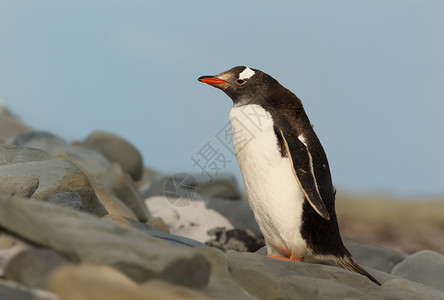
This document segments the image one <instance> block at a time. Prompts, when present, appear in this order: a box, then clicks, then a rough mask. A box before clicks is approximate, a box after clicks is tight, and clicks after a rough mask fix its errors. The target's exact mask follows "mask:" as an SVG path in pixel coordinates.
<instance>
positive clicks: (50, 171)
mask: <svg viewBox="0 0 444 300" xmlns="http://www.w3.org/2000/svg"><path fill="white" fill-rule="evenodd" d="M10 150H11V149H4V148H2V149H0V160H3V159H2V158H4V157H6V158H7V159H9V160H10V162H9V163H5V164H2V165H0V177H10V176H12V177H20V176H29V177H35V178H38V180H39V186H38V188H37V190H36V191H35V192H34V194H33V195H32V197H31V198H32V199H38V200H42V201H46V200H47V199H48V198H50V197H51V196H53V195H55V194H57V193H61V192H73V193H77V194H79V195H80V197H81V199H82V205H83V209H84V210H85V211H87V212H90V213H93V214H96V215H98V216H103V215H105V214H107V211H106V209H105V208H104V207H103V205H102V204H101V203H100V202H99V200H98V199H97V197H96V194H95V192H94V189H93V188H92V186H91V184H90V182H89V181H88V178H87V177H86V176H85V174H83V172H82V171H81V170H80V169H79V168H77V167H76V166H75V165H74V164H73V163H72V162H70V161H68V160H65V159H61V158H53V159H48V160H37V161H26V160H30V159H32V158H33V154H34V151H28V150H29V148H22V149H21V152H22V153H21V154H20V156H21V158H20V160H21V161H23V160H24V161H23V162H17V160H14V158H13V157H14V155H12V156H11V155H10V154H11V153H10V152H11V151H10ZM13 152H15V153H17V152H20V151H18V149H17V148H15V149H13ZM26 154H30V157H29V158H28V159H26V158H24V157H25V156H26ZM11 157H12V159H11ZM15 157H17V155H15ZM11 160H12V161H11ZM3 161H5V160H3ZM13 161H15V162H13Z"/></svg>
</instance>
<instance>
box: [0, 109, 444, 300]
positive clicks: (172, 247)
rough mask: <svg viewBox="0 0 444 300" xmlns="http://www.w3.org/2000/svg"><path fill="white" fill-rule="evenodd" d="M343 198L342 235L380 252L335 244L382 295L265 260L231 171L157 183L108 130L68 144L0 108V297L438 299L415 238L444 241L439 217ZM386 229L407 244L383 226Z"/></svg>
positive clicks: (443, 262)
mask: <svg viewBox="0 0 444 300" xmlns="http://www.w3.org/2000/svg"><path fill="white" fill-rule="evenodd" d="M145 163H146V164H149V161H148V162H145ZM347 201H348V200H347V199H345V198H344V199H341V200H338V212H339V219H340V222H341V226H342V230H343V232H344V233H345V235H348V236H350V237H352V238H355V239H356V240H361V241H362V240H367V241H369V242H371V243H372V244H379V245H385V246H387V247H391V248H392V249H390V248H384V247H379V246H375V245H371V244H365V243H362V242H358V241H356V240H349V239H345V243H346V246H347V247H348V248H349V250H350V252H351V253H352V254H353V256H354V257H355V259H356V261H357V262H358V263H360V264H361V265H362V266H364V267H365V269H367V271H369V272H370V273H371V274H372V275H374V276H375V277H376V278H377V279H378V280H379V281H380V282H381V283H382V286H381V287H379V286H377V285H375V284H374V283H372V282H370V281H369V280H368V279H367V278H366V277H363V276H361V275H358V274H355V273H351V272H349V271H346V270H344V269H342V268H340V267H337V266H334V265H326V264H323V263H320V262H318V261H314V260H311V261H310V262H304V263H300V262H288V261H281V260H276V259H271V258H268V257H266V256H265V253H266V249H265V248H264V247H263V239H262V237H261V234H260V232H259V229H258V227H257V224H256V223H255V221H254V217H253V214H252V212H251V210H250V208H249V206H248V204H247V202H246V201H245V200H242V193H241V192H240V191H239V187H238V186H237V183H236V181H235V180H234V179H233V178H232V177H230V176H223V177H218V178H216V179H215V180H214V181H212V182H208V181H205V180H204V179H203V178H201V177H200V176H187V174H176V175H175V176H162V175H159V174H157V173H156V172H153V171H151V170H148V169H146V168H145V167H144V164H143V161H142V157H141V155H140V153H139V151H138V150H137V149H136V148H135V147H134V146H132V145H131V144H130V143H128V142H127V141H126V140H124V139H123V138H121V137H119V136H116V135H114V134H112V133H108V132H103V131H96V132H93V133H91V134H90V135H89V136H88V137H87V138H86V139H85V140H84V141H81V142H76V143H75V144H72V143H68V142H67V141H65V140H63V139H62V138H60V137H56V136H54V135H53V134H51V133H48V132H39V131H34V130H32V128H29V127H27V126H25V125H23V124H22V123H21V122H20V121H19V120H17V119H16V118H14V116H13V115H12V114H11V113H10V112H9V111H8V110H7V109H6V108H5V107H0V299H61V300H71V299H72V300H74V299H108V300H112V299H403V300H404V299H444V281H443V277H444V257H443V256H442V255H441V254H439V253H438V252H434V251H430V249H434V250H436V251H441V253H442V251H443V249H442V248H440V247H442V245H443V243H435V244H434V243H429V244H427V243H426V242H425V241H426V240H427V238H426V237H425V236H428V235H429V234H432V235H433V236H434V237H435V238H434V240H436V239H437V238H440V239H442V236H443V232H442V223H439V222H441V221H440V220H442V219H439V214H438V213H436V214H427V213H425V217H424V219H422V222H423V223H424V224H426V223H425V221H426V220H430V219H433V218H435V217H436V220H437V221H436V222H438V223H436V224H438V225H439V224H441V225H440V226H441V227H439V226H438V229H436V228H435V227H433V228H434V229H433V230H432V229H431V227H427V226H426V225H424V226H425V227H424V228H423V229H418V228H419V227H415V225H414V223H412V222H404V221H405V220H403V221H402V222H404V223H402V222H401V221H400V220H401V219H397V217H396V216H398V217H399V218H401V217H402V216H404V217H405V214H404V213H402V211H403V209H404V210H405V207H403V208H400V206H399V205H398V204H393V205H394V206H393V205H391V204H390V205H391V206H387V205H383V206H382V208H381V207H379V210H377V209H376V210H375V209H374V208H369V207H368V205H369V204H357V206H354V205H355V204H353V203H351V202H347ZM365 203H367V202H365ZM366 205H367V206H366ZM396 205H398V206H396ZM391 210H393V211H396V212H398V213H397V214H396V216H394V215H390V214H389V216H388V217H387V215H386V214H385V213H386V212H387V211H391ZM370 211H371V212H373V217H372V218H370V217H368V215H369V214H368V212H370ZM419 211H420V210H419V209H416V208H415V209H413V212H412V211H410V210H409V213H410V214H412V215H413V216H416V215H418V212H419ZM358 212H359V213H358ZM363 212H367V213H363ZM364 216H367V217H364ZM382 216H385V217H386V218H385V219H384V218H382ZM400 222H401V223H400ZM394 224H406V225H403V226H404V227H403V228H408V230H409V231H410V230H411V232H410V235H409V236H410V239H409V238H405V237H404V235H402V230H401V229H399V230H398V229H397V230H398V231H396V230H395V229H393V230H392V229H390V230H388V229H386V228H395V227H393V226H395V225H394ZM434 224H435V223H434ZM390 226H392V227H390ZM405 226H410V227H405ZM369 228H377V230H374V229H369ZM397 228H399V226H398V227H397ZM414 229H416V231H415V230H414ZM372 230H373V231H372ZM421 230H423V231H421ZM375 232H376V233H375ZM378 232H379V233H378ZM387 232H389V233H387ZM378 234H379V235H378ZM398 235H401V236H403V238H402V239H404V240H403V242H402V243H401V242H400V241H401V240H402V239H400V238H397V236H398ZM417 235H420V236H417ZM383 237H384V238H383ZM409 240H410V241H411V242H410V243H409ZM381 241H382V243H380V242H381ZM408 245H414V246H410V247H407V246H408ZM393 249H397V250H399V251H395V250H393ZM422 249H425V250H422ZM419 250H421V251H419Z"/></svg>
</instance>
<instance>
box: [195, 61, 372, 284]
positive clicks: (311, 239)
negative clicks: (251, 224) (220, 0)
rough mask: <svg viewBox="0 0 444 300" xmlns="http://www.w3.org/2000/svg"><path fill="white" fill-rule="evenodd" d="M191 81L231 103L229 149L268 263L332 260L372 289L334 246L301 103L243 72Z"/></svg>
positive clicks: (330, 204) (327, 195) (328, 189)
mask: <svg viewBox="0 0 444 300" xmlns="http://www.w3.org/2000/svg"><path fill="white" fill-rule="evenodd" d="M198 80H199V81H201V82H204V83H207V84H209V85H211V86H214V87H216V88H219V89H221V90H222V91H224V92H225V93H226V94H227V95H228V96H229V97H230V98H231V99H232V100H233V108H232V109H231V111H230V116H229V118H230V123H231V127H232V138H233V146H234V150H235V153H236V157H237V160H238V163H239V166H240V170H241V173H242V177H243V181H244V184H245V188H246V191H247V195H248V200H249V203H250V205H251V207H252V209H253V211H254V215H255V218H256V221H257V223H258V225H259V227H260V229H261V231H262V233H263V235H264V238H265V243H266V245H267V249H268V256H270V257H273V258H279V259H287V260H296V261H302V260H303V258H304V256H312V257H315V258H321V259H324V260H325V259H327V260H333V261H334V262H336V263H337V264H339V265H341V266H342V267H343V268H345V269H347V270H351V271H354V272H357V273H360V274H362V275H365V276H367V277H368V278H369V279H370V280H371V281H373V282H375V283H377V284H379V285H380V283H379V282H378V281H377V280H376V279H375V278H374V277H373V276H371V275H370V274H369V273H368V272H367V271H365V270H364V269H363V268H361V267H360V266H359V265H358V264H357V263H356V262H355V261H354V260H353V259H352V256H351V254H350V252H349V251H348V250H347V248H345V246H344V244H343V243H342V239H341V236H340V234H339V227H338V223H337V219H336V213H335V193H336V191H335V188H334V187H333V184H332V179H331V174H330V168H329V165H328V161H327V156H326V154H325V152H324V149H323V147H322V145H321V143H320V141H319V139H318V137H317V136H316V133H315V132H314V130H313V127H312V125H311V123H310V120H309V119H308V117H307V115H306V113H305V111H304V108H303V106H302V102H301V100H299V98H298V97H297V96H296V95H295V94H293V93H292V92H291V91H289V90H288V89H286V88H285V87H283V86H282V85H281V84H280V83H279V82H278V81H277V80H275V79H274V78H273V77H271V76H270V75H268V74H265V73H264V72H262V71H260V70H257V69H252V68H249V67H245V66H238V67H234V68H232V69H230V70H228V71H226V72H223V73H220V74H218V75H216V76H202V77H200V78H199V79H198Z"/></svg>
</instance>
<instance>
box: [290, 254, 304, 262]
mask: <svg viewBox="0 0 444 300" xmlns="http://www.w3.org/2000/svg"><path fill="white" fill-rule="evenodd" d="M303 258H304V257H303V256H295V255H294V254H292V255H290V260H294V261H302V259H303Z"/></svg>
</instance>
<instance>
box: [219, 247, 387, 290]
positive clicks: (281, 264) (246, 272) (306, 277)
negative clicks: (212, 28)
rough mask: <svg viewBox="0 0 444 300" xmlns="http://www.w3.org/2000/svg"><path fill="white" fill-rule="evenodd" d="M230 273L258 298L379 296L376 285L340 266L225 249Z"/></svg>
mask: <svg viewBox="0 0 444 300" xmlns="http://www.w3.org/2000/svg"><path fill="white" fill-rule="evenodd" d="M227 257H228V261H229V270H230V274H231V275H232V276H233V278H234V280H235V281H236V282H237V283H238V284H239V285H240V286H241V287H243V288H244V289H245V290H246V291H247V292H249V293H250V294H252V295H253V296H256V297H258V298H259V299H346V298H349V297H350V298H353V299H378V297H379V296H380V293H379V287H378V286H377V285H375V284H374V283H372V282H371V281H369V280H368V279H367V278H365V277H364V276H361V275H357V274H353V273H351V272H348V271H345V270H343V269H341V268H337V267H333V266H325V265H317V264H309V263H299V262H289V261H281V260H277V259H272V258H267V257H263V256H260V255H256V254H253V253H247V252H243V253H240V252H229V253H227Z"/></svg>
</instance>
